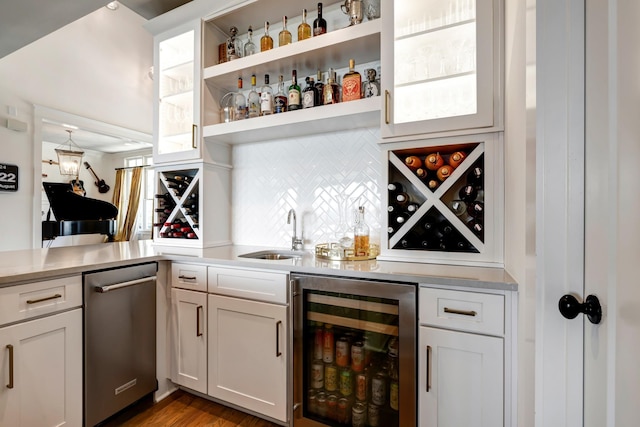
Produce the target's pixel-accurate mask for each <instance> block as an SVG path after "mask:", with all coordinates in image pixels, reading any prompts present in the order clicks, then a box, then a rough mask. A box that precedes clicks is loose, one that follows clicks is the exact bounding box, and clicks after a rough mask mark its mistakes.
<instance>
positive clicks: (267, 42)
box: [260, 21, 273, 52]
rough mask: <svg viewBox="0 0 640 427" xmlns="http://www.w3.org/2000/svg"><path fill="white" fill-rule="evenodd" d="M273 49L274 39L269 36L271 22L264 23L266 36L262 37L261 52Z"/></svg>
mask: <svg viewBox="0 0 640 427" xmlns="http://www.w3.org/2000/svg"><path fill="white" fill-rule="evenodd" d="M271 49H273V39H272V38H271V36H270V35H269V21H265V22H264V35H263V36H262V37H260V52H264V51H266V50H271Z"/></svg>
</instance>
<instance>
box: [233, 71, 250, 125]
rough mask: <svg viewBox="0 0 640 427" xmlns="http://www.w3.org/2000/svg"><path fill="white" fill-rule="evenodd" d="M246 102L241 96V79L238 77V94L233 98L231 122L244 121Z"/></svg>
mask: <svg viewBox="0 0 640 427" xmlns="http://www.w3.org/2000/svg"><path fill="white" fill-rule="evenodd" d="M246 110H247V102H246V99H245V97H244V95H243V94H242V77H238V92H236V94H235V95H234V96H233V120H244V118H245V115H246Z"/></svg>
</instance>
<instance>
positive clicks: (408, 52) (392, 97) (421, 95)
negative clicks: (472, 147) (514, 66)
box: [381, 0, 503, 141]
mask: <svg viewBox="0 0 640 427" xmlns="http://www.w3.org/2000/svg"><path fill="white" fill-rule="evenodd" d="M500 4H501V2H500V1H498V0H411V1H409V0H406V1H383V2H382V16H383V28H382V52H381V56H382V57H381V64H382V90H383V96H384V106H383V108H382V129H381V134H382V137H383V138H386V139H389V141H392V139H391V138H394V137H407V136H412V135H424V134H434V133H454V132H455V133H458V134H459V133H471V132H480V131H482V132H485V131H496V130H501V129H500V128H501V126H502V93H503V90H502V65H501V64H502V25H503V24H502V21H503V19H502V8H501V6H500Z"/></svg>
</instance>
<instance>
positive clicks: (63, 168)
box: [56, 129, 84, 177]
mask: <svg viewBox="0 0 640 427" xmlns="http://www.w3.org/2000/svg"><path fill="white" fill-rule="evenodd" d="M67 132H69V140H68V141H67V142H66V143H64V144H62V145H60V146H58V147H57V148H56V153H57V154H58V166H59V167H60V174H61V175H71V176H76V177H77V176H78V174H79V173H80V164H81V163H82V156H83V154H84V151H82V149H81V148H80V147H78V145H77V144H76V143H75V142H73V139H71V132H72V131H71V130H68V129H67ZM67 143H68V149H67V148H66V147H67ZM73 146H75V148H76V149H74V147H73Z"/></svg>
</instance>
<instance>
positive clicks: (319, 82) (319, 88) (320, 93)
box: [316, 70, 324, 105]
mask: <svg viewBox="0 0 640 427" xmlns="http://www.w3.org/2000/svg"><path fill="white" fill-rule="evenodd" d="M317 77H318V80H316V89H317V91H318V100H317V101H316V105H322V104H323V95H324V82H323V81H322V71H320V70H318V76H317Z"/></svg>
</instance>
